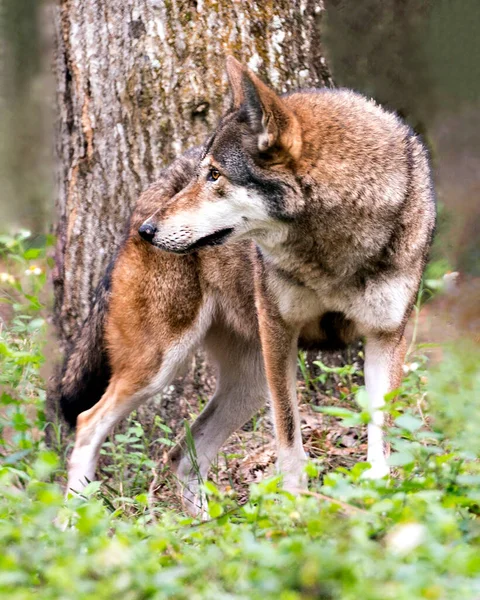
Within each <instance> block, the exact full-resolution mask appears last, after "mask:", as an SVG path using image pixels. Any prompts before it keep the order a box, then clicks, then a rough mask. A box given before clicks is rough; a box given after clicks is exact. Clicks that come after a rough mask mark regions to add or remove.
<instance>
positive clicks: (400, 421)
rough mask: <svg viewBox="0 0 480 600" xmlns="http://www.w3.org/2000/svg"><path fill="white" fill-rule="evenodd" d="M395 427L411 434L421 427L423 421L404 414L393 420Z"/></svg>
mask: <svg viewBox="0 0 480 600" xmlns="http://www.w3.org/2000/svg"><path fill="white" fill-rule="evenodd" d="M395 425H397V426H398V427H400V429H405V430H406V431H409V432H410V433H413V432H414V431H417V430H418V429H420V427H422V426H423V421H422V420H421V419H419V418H417V417H414V416H413V415H410V414H408V413H406V414H404V415H401V416H400V417H397V418H396V419H395Z"/></svg>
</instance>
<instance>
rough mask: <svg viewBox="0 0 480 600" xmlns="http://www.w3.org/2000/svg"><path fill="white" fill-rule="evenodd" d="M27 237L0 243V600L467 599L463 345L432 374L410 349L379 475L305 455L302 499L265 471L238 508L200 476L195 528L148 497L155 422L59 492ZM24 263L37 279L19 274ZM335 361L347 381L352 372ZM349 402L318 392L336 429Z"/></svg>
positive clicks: (475, 363)
mask: <svg viewBox="0 0 480 600" xmlns="http://www.w3.org/2000/svg"><path fill="white" fill-rule="evenodd" d="M26 242H27V240H26V238H25V239H22V237H17V238H8V237H5V236H3V237H2V238H0V252H1V256H0V258H1V260H2V267H1V268H0V270H3V269H5V272H6V273H8V274H9V275H13V276H14V279H12V278H7V277H6V276H4V277H3V279H4V282H3V284H1V285H2V286H3V289H4V296H3V298H4V299H5V300H6V301H7V302H9V303H10V305H11V306H12V307H13V311H14V312H13V317H12V318H11V319H9V323H8V325H5V324H4V325H3V326H1V327H0V360H1V363H0V378H1V379H0V382H1V385H2V395H1V407H0V454H1V457H2V465H1V467H0V548H1V551H0V597H2V598H9V599H12V600H17V599H19V600H20V599H21V600H23V599H30V598H41V599H42V600H50V599H52V600H53V599H55V600H56V599H59V600H60V599H61V600H68V599H70V598H71V599H91V598H95V599H111V598H115V597H117V596H118V597H119V598H120V597H121V598H122V600H130V599H131V600H137V599H150V598H152V599H163V598H178V599H183V598H185V599H187V598H188V599H189V600H190V599H197V598H198V599H200V598H201V599H208V600H217V599H228V598H244V599H248V600H250V599H254V600H255V599H257V598H258V599H261V600H266V599H270V598H271V599H280V600H293V599H300V598H301V599H312V600H313V599H318V598H321V599H337V598H338V599H342V600H343V599H345V600H349V599H352V600H358V599H359V598H361V599H362V600H363V599H365V600H370V599H371V600H374V599H375V600H377V599H378V600H386V599H392V600H403V599H405V600H407V599H408V600H412V599H415V598H426V599H432V600H435V599H442V600H443V599H445V600H455V599H458V600H468V599H472V600H473V599H475V598H479V597H480V527H479V523H480V521H479V514H480V464H479V462H478V460H477V456H478V452H479V450H480V441H479V440H480V437H479V435H478V431H479V430H480V411H478V400H479V398H480V368H479V365H480V356H479V353H478V349H475V348H474V347H472V346H468V345H465V346H461V345H460V344H458V345H457V346H455V347H452V348H447V349H445V351H444V360H443V362H442V364H440V365H438V366H436V367H435V368H433V369H432V370H431V371H428V370H427V366H426V365H427V360H426V357H425V355H424V350H422V349H418V348H416V349H414V352H415V355H412V356H411V357H410V359H409V360H411V361H413V359H414V360H415V362H416V363H417V368H416V369H415V370H412V371H411V372H410V373H409V374H408V376H407V378H406V381H405V383H404V386H403V387H402V390H400V392H401V393H400V398H399V399H398V400H397V401H396V402H395V403H393V402H390V403H389V405H388V409H387V410H388V412H389V413H390V414H391V418H392V420H393V427H392V428H391V429H390V431H389V438H390V443H391V446H392V450H393V452H392V455H391V458H390V460H391V463H392V465H394V467H395V471H394V476H393V477H391V478H389V479H385V480H383V481H380V482H369V481H364V480H363V479H362V472H363V470H365V469H366V468H367V467H368V465H366V464H365V463H363V464H362V463H360V464H357V465H356V466H355V467H353V468H352V469H350V470H348V469H345V468H338V469H336V470H334V471H331V472H328V473H325V472H324V469H323V465H322V461H321V459H318V460H316V461H312V462H311V463H310V464H309V465H308V475H309V477H310V479H311V485H310V493H309V494H304V495H302V496H300V497H293V496H292V495H290V494H288V493H286V492H284V491H282V489H281V482H280V481H279V479H278V478H273V479H272V478H270V479H268V480H266V481H264V482H263V483H260V484H252V485H251V487H250V495H249V500H248V501H247V503H246V504H244V505H243V506H239V505H238V502H237V497H236V495H235V492H234V490H232V489H231V488H230V487H229V488H227V489H226V490H222V489H220V488H219V487H217V486H215V485H214V484H213V483H212V482H211V481H207V482H205V483H204V490H205V493H206V495H207V497H208V499H209V514H210V517H211V519H210V520H209V521H207V522H198V521H195V520H194V519H191V518H187V517H186V516H185V514H183V513H182V512H181V511H179V510H174V509H172V507H166V506H165V505H164V503H159V502H157V501H156V500H155V498H154V497H153V495H152V489H151V488H152V483H154V481H153V478H154V477H162V475H163V474H162V473H160V472H157V471H156V469H157V465H156V462H155V461H154V460H153V459H152V457H153V455H154V448H155V446H158V444H164V445H166V446H168V445H169V444H171V443H172V439H171V438H172V432H171V430H170V429H169V427H168V423H167V424H165V423H162V422H161V421H160V420H158V422H156V423H155V427H154V428H153V429H152V432H153V433H150V434H149V436H147V435H146V434H145V431H144V429H143V428H142V426H141V425H140V424H139V423H137V422H136V421H135V420H134V419H133V418H132V419H130V421H129V423H128V425H127V427H126V429H125V430H124V432H123V433H117V434H116V435H115V437H114V438H113V439H112V440H111V441H110V443H109V444H108V443H107V445H106V446H105V447H104V449H103V453H104V455H105V457H106V459H108V460H107V462H106V467H104V468H106V469H107V472H108V469H110V471H109V472H108V473H109V475H110V477H109V483H108V487H106V486H105V485H101V484H100V483H97V482H94V483H92V484H90V485H89V486H88V488H87V489H86V490H85V493H84V495H83V497H76V498H70V499H69V500H67V501H65V500H64V498H63V491H62V484H63V481H64V477H65V464H64V457H63V453H62V452H61V451H59V453H58V454H57V453H56V452H53V451H52V450H50V449H47V448H46V446H45V442H44V437H43V431H44V429H45V425H46V422H45V415H44V412H43V408H44V401H45V391H44V382H43V381H42V379H41V377H40V375H39V370H40V368H41V366H42V364H43V362H44V355H43V348H44V338H45V317H46V314H45V309H44V307H43V302H44V298H45V296H44V291H43V290H44V283H45V275H44V273H45V269H46V266H47V260H46V258H45V249H44V248H39V249H35V248H31V247H30V248H28V249H27V248H26ZM35 266H37V267H38V268H39V269H41V273H40V274H32V275H28V276H27V275H25V272H26V271H27V270H30V271H32V272H33V268H35ZM31 267H33V268H31ZM37 273H39V271H38V270H37ZM318 366H319V368H320V370H321V372H320V375H318V376H315V377H314V376H312V375H310V374H309V373H308V367H307V365H306V363H305V361H303V363H302V364H301V368H302V372H303V374H304V377H305V378H308V379H307V387H308V386H311V387H318V388H321V386H322V379H323V378H324V375H325V374H328V367H326V366H325V365H323V364H320V365H318ZM342 369H343V370H342ZM342 369H340V371H341V372H338V370H337V372H336V375H338V376H340V377H341V378H342V385H343V384H345V386H348V383H349V381H351V377H352V375H353V373H352V370H351V369H350V368H348V367H346V368H342ZM352 395H355V398H356V404H354V401H353V399H350V398H348V399H349V401H350V400H351V406H352V409H347V408H344V407H343V406H344V403H343V404H342V407H339V406H338V405H337V406H335V403H334V402H333V399H332V405H333V406H332V407H331V408H329V409H328V410H327V411H326V412H327V413H328V414H329V415H331V416H329V417H328V418H331V419H333V418H335V419H341V420H342V422H343V425H344V426H345V427H346V428H349V427H358V426H362V424H364V423H365V422H366V421H368V411H367V410H366V408H365V402H364V400H365V397H364V392H363V390H362V388H360V389H358V390H353V392H352ZM347 396H349V395H348V394H346V397H347ZM335 411H336V412H335ZM339 411H340V412H339ZM342 411H343V412H342ZM187 437H188V435H187ZM191 452H192V455H194V448H191ZM65 526H66V529H65Z"/></svg>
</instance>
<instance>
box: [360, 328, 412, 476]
mask: <svg viewBox="0 0 480 600" xmlns="http://www.w3.org/2000/svg"><path fill="white" fill-rule="evenodd" d="M405 352H406V341H405V338H404V337H403V335H401V334H396V335H386V334H384V335H374V336H373V335H372V336H367V342H366V345H365V386H366V389H367V394H368V399H369V409H370V419H371V420H370V423H369V424H368V450H367V462H369V463H370V469H368V470H367V471H365V472H364V473H363V477H365V478H369V479H381V478H382V477H385V475H388V474H389V472H390V468H389V466H388V464H387V459H386V452H385V441H384V433H383V426H384V414H383V411H382V408H383V406H384V405H385V394H388V393H389V392H391V391H392V390H394V389H396V388H397V387H398V386H399V385H400V383H401V381H402V374H403V361H404V359H405Z"/></svg>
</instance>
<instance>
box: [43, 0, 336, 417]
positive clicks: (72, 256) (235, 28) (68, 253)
mask: <svg viewBox="0 0 480 600" xmlns="http://www.w3.org/2000/svg"><path fill="white" fill-rule="evenodd" d="M52 10H53V20H54V23H55V43H56V54H55V74H56V82H57V92H58V94H57V97H58V123H57V128H56V153H57V158H58V174H57V190H58V191H57V202H56V210H57V219H58V221H57V230H56V233H57V236H58V246H57V249H56V267H55V271H54V291H55V322H56V326H57V330H58V336H59V340H60V346H61V347H65V346H66V344H68V342H69V341H70V340H71V339H72V337H73V336H74V335H75V333H76V332H77V331H78V329H79V327H80V326H81V323H82V322H83V320H84V318H85V316H86V315H87V312H88V310H89V306H90V302H91V299H92V295H93V292H94V289H95V286H96V284H97V281H98V280H99V278H100V277H101V275H102V273H103V272H104V270H105V267H106V265H107V263H108V261H109V259H110V257H111V256H112V254H113V253H114V251H115V249H116V247H117V246H118V244H119V242H120V240H121V237H122V233H123V231H124V228H125V222H126V220H127V218H128V216H129V214H130V212H131V209H132V207H133V205H134V203H135V201H136V198H137V197H138V195H139V193H140V192H141V191H142V189H144V188H145V187H146V186H147V185H148V184H149V183H151V182H152V181H154V180H155V179H156V177H157V176H158V173H159V171H160V169H161V168H162V167H164V166H165V165H166V164H167V163H169V162H170V161H171V160H172V159H173V158H174V157H175V156H177V155H178V154H179V153H181V152H183V151H184V150H185V149H187V148H188V147H191V146H194V145H196V144H198V143H200V142H201V141H202V140H204V139H205V137H206V135H207V133H208V132H209V131H211V130H212V128H213V127H214V126H215V124H216V122H217V119H218V117H219V115H220V114H221V113H222V111H223V110H224V109H225V108H226V107H227V105H228V96H227V94H226V92H227V81H226V76H225V69H224V59H225V56H226V55H227V54H229V53H231V54H234V55H235V56H236V57H237V58H239V59H240V60H243V61H245V62H247V63H248V64H249V65H250V66H251V67H252V68H254V69H255V71H257V72H258V73H259V74H260V75H261V76H262V77H263V78H264V79H265V80H267V81H268V82H270V83H271V84H273V85H274V87H275V88H276V89H277V90H279V91H282V92H283V91H288V90H290V89H295V88H300V87H320V86H325V85H331V78H330V74H329V71H328V68H327V66H326V62H325V59H324V56H323V51H322V43H321V39H320V33H319V31H320V28H319V26H318V25H319V20H320V19H321V18H322V14H323V3H322V2H321V1H318V0H317V1H314V0H294V1H291V0H279V1H277V0H276V1H273V0H258V1H257V0H253V1H252V0H251V1H249V2H245V1H243V0H236V1H228V2H227V1H226V0H223V1H222V0H220V1H214V0H197V1H196V2H195V1H192V0H149V1H145V0H108V1H107V0H59V2H58V3H57V4H55V6H54V7H52ZM50 414H52V413H51V412H50Z"/></svg>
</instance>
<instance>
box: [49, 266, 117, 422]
mask: <svg viewBox="0 0 480 600" xmlns="http://www.w3.org/2000/svg"><path fill="white" fill-rule="evenodd" d="M114 262H115V261H114V260H112V262H111V263H110V265H109V266H108V269H107V273H106V275H105V277H104V278H103V279H102V281H101V282H100V283H99V285H98V287H97V291H96V296H95V300H94V302H93V305H92V308H91V310H90V313H89V315H88V317H87V318H86V320H85V322H84V324H83V326H82V329H81V331H80V333H79V335H78V337H77V338H76V339H75V340H74V342H73V343H72V345H71V347H70V348H69V350H68V352H67V354H66V357H65V361H64V364H63V369H62V376H61V379H60V390H58V392H59V397H60V408H61V411H62V414H63V417H64V418H65V421H66V422H67V423H68V424H69V425H70V426H71V427H72V428H74V427H75V425H76V422H77V417H78V415H79V414H80V413H82V412H83V411H85V410H88V409H89V408H91V407H92V406H93V405H94V404H96V403H97V402H98V401H99V400H100V398H101V397H102V395H103V393H104V392H105V390H106V389H107V386H108V382H109V380H110V375H111V370H110V365H109V362H108V356H107V352H106V347H105V336H104V325H105V317H106V315H107V311H108V305H109V297H110V284H111V272H112V270H113V266H114Z"/></svg>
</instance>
